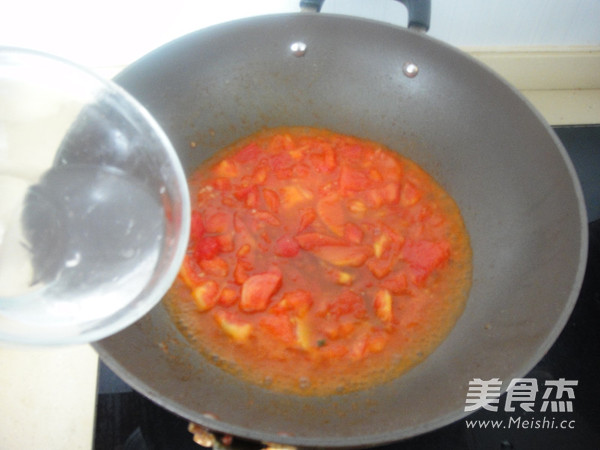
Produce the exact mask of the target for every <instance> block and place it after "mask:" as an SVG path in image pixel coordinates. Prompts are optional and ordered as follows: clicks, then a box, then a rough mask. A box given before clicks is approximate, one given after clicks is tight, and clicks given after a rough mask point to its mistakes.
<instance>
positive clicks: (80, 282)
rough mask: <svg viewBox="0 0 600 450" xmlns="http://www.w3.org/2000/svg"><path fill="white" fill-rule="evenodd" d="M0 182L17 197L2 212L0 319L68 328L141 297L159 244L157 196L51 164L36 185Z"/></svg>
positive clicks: (115, 173)
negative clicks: (1, 316) (10, 206)
mask: <svg viewBox="0 0 600 450" xmlns="http://www.w3.org/2000/svg"><path fill="white" fill-rule="evenodd" d="M0 182H1V183H3V186H4V188H8V187H11V188H12V194H13V196H16V197H17V198H18V197H19V196H21V198H20V201H19V200H17V201H14V202H13V204H14V205H16V206H15V208H13V209H12V210H11V208H8V207H7V208H4V209H3V210H1V211H0V225H1V229H0V315H4V316H6V317H9V318H11V319H15V320H19V321H25V322H28V323H37V324H41V325H52V326H70V325H76V324H82V323H85V322H86V321H90V320H95V319H99V318H102V317H105V316H109V315H110V314H112V313H114V312H115V311H117V310H119V309H120V308H122V307H123V305H125V304H127V303H129V302H130V301H131V299H133V298H135V297H137V296H138V295H139V294H140V293H141V292H142V290H143V288H144V286H145V285H146V284H147V282H148V281H149V280H150V278H151V277H152V275H153V271H154V268H155V266H156V264H157V261H158V258H159V255H160V249H161V247H162V244H163V236H164V231H165V230H164V228H165V218H164V215H163V210H162V208H161V205H160V193H159V192H156V193H154V192H151V191H150V190H149V189H148V188H146V187H145V186H144V185H143V184H142V183H140V182H139V181H137V180H136V179H134V178H132V177H131V176H129V175H127V174H125V173H123V172H122V171H119V170H117V169H114V168H111V167H102V166H100V167H99V166H92V165H85V164H65V165H59V166H55V167H53V168H52V169H50V170H48V171H47V172H46V173H45V174H44V175H43V176H42V177H41V178H40V180H39V181H38V182H37V183H35V184H33V185H32V184H31V183H24V182H23V181H22V180H19V179H18V178H16V177H7V176H0ZM24 186H26V188H24ZM4 192H8V191H6V190H4ZM17 297H18V298H17Z"/></svg>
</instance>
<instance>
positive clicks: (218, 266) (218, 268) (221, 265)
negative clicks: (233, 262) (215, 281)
mask: <svg viewBox="0 0 600 450" xmlns="http://www.w3.org/2000/svg"><path fill="white" fill-rule="evenodd" d="M200 267H202V270H204V271H205V272H206V274H207V275H212V276H215V277H220V278H224V277H226V276H227V274H228V273H229V264H227V261H225V260H224V259H223V258H219V257H215V258H212V259H203V260H201V261H200Z"/></svg>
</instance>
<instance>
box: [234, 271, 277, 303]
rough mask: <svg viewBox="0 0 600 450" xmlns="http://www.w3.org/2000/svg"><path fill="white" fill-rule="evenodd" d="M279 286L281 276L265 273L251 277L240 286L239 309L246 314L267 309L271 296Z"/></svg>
mask: <svg viewBox="0 0 600 450" xmlns="http://www.w3.org/2000/svg"><path fill="white" fill-rule="evenodd" d="M280 286H281V274H279V273H273V272H265V273H261V274H258V275H252V276H251V277H249V278H248V279H246V281H244V284H242V297H241V300H240V308H241V309H242V310H243V311H246V312H254V311H264V310H265V309H267V306H268V304H269V301H270V300H271V297H272V296H273V294H274V293H275V292H276V291H277V289H279V287H280Z"/></svg>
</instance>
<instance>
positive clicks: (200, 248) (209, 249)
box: [194, 236, 221, 259]
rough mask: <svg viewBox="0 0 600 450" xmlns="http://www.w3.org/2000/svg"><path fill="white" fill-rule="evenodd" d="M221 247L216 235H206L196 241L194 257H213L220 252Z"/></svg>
mask: <svg viewBox="0 0 600 450" xmlns="http://www.w3.org/2000/svg"><path fill="white" fill-rule="evenodd" d="M220 251H221V247H220V246H219V239H217V238H216V237H215V236H205V237H202V238H200V239H199V240H197V241H196V248H195V249H194V257H195V258H197V259H212V258H214V257H215V256H217V255H218V254H219V252H220Z"/></svg>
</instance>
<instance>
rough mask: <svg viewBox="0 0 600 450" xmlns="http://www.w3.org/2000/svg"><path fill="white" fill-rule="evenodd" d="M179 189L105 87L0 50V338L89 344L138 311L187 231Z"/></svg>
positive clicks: (140, 119) (124, 100) (144, 122)
mask: <svg viewBox="0 0 600 450" xmlns="http://www.w3.org/2000/svg"><path fill="white" fill-rule="evenodd" d="M189 222H190V206H189V194H188V187H187V181H186V178H185V175H184V172H183V169H182V167H181V164H180V162H179V160H178V158H177V155H176V153H175V150H174V149H173V147H172V145H171V143H170V141H169V139H168V138H167V136H166V135H165V133H164V132H163V131H162V130H161V128H160V127H159V125H158V124H157V123H156V122H155V120H154V119H153V118H152V117H151V116H150V114H149V113H148V112H147V111H146V110H145V109H144V108H143V107H142V106H141V105H140V104H139V103H138V102H137V101H136V100H135V99H134V98H132V97H131V96H130V95H129V94H127V92H125V91H124V90H123V89H121V88H120V87H119V86H117V85H116V84H114V83H113V82H111V81H108V80H104V79H102V78H101V77H98V76H96V75H94V74H93V73H92V72H90V71H88V70H86V69H84V68H82V67H79V66H77V65H75V64H72V63H70V62H68V61H65V60H62V59H60V58H56V57H54V56H50V55H46V54H43V53H39V52H35V51H30V50H24V49H16V48H6V47H0V342H4V343H18V344H35V345H58V344H74V343H84V342H92V341H96V340H99V339H102V338H104V337H106V336H109V335H111V334H114V333H116V332H118V331H120V330H122V329H123V328H125V327H127V326H128V325H130V324H132V323H133V322H135V321H136V320H137V319H139V318H140V317H142V316H143V315H144V314H146V313H147V312H148V311H149V310H150V309H151V308H152V307H153V306H155V305H156V304H157V303H158V302H159V301H160V299H161V298H162V296H163V295H164V294H165V292H166V291H167V290H168V289H169V287H170V286H171V284H172V282H173V280H174V279H175V277H176V275H177V272H178V270H179V267H180V265H181V262H182V259H183V256H184V253H185V249H186V246H187V240H188V235H189Z"/></svg>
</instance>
